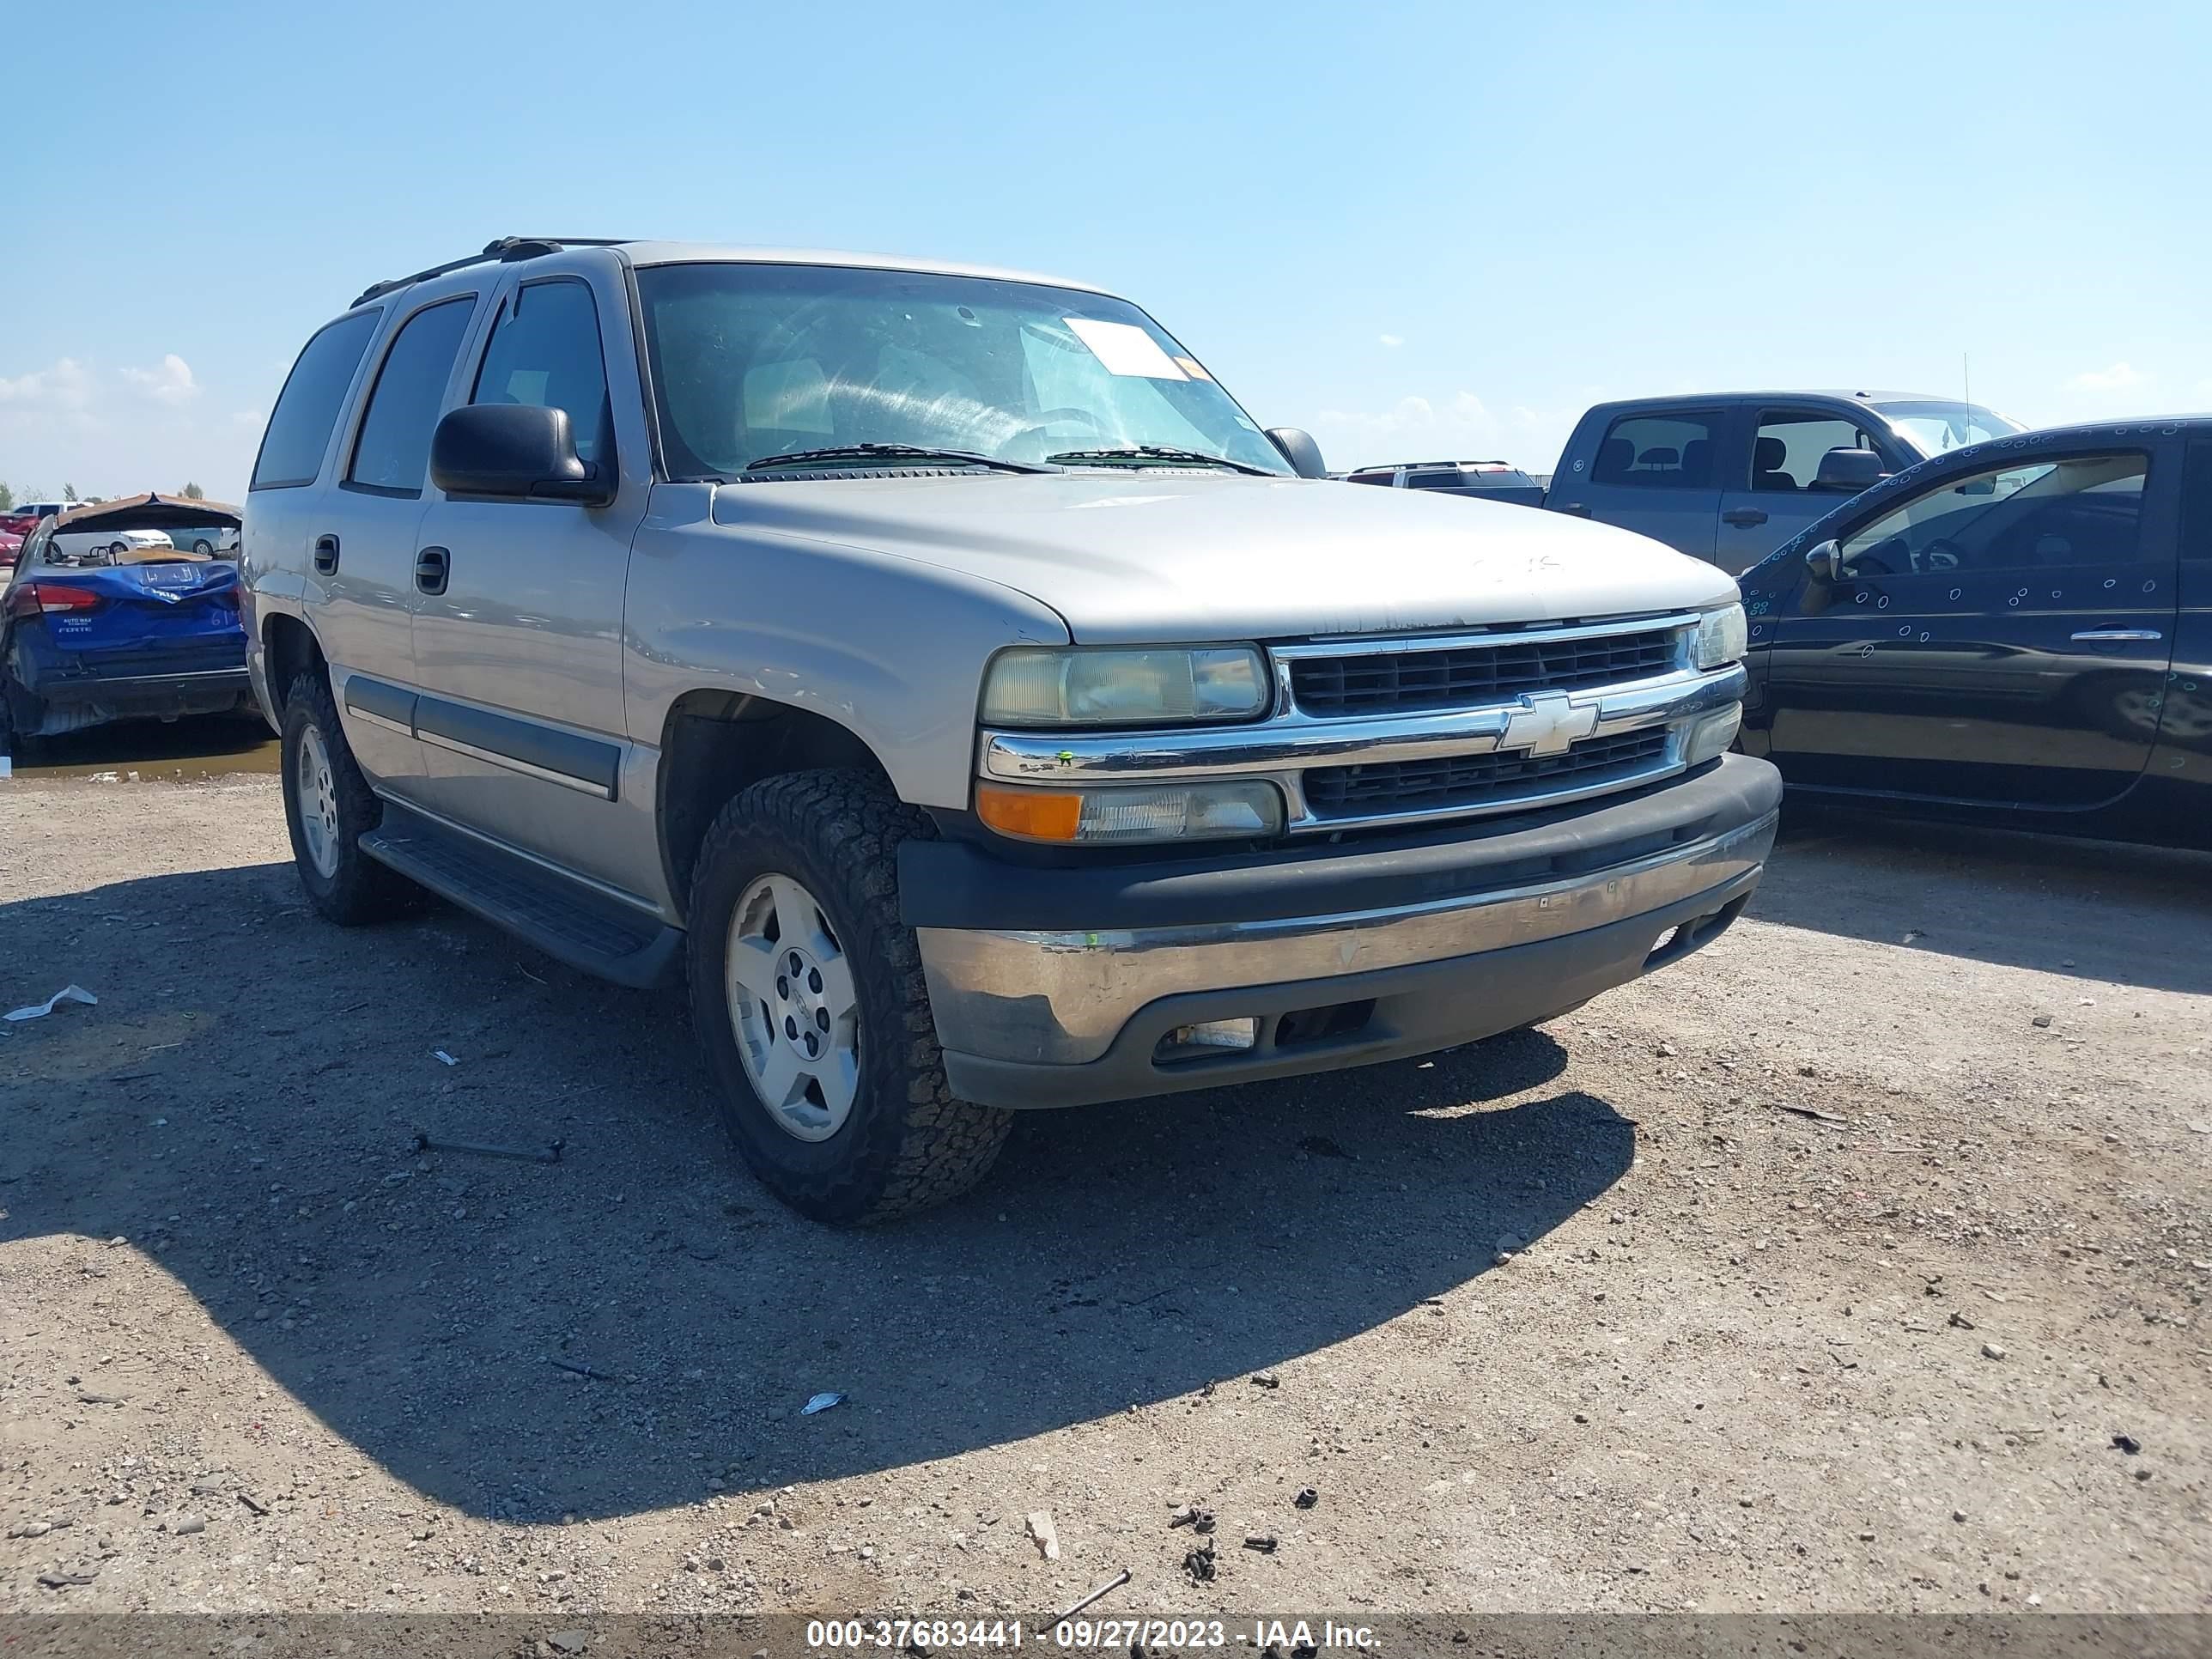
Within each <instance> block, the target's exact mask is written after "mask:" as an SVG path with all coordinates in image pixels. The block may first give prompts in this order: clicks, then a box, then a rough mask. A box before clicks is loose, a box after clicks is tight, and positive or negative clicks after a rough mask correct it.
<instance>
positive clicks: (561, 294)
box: [469, 277, 613, 467]
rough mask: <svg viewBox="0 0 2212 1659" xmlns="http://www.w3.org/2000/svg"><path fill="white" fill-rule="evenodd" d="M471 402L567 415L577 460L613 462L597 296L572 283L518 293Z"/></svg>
mask: <svg viewBox="0 0 2212 1659" xmlns="http://www.w3.org/2000/svg"><path fill="white" fill-rule="evenodd" d="M469 401H470V402H471V403H478V404H535V405H536V406H537V407H538V408H540V409H565V410H568V427H569V430H570V431H571V432H572V433H573V434H574V436H575V440H576V453H577V455H578V457H579V458H580V459H582V460H583V462H584V463H585V465H587V466H592V467H596V466H598V465H599V463H600V462H601V461H603V460H605V459H609V458H610V457H611V454H612V451H613V440H612V436H611V420H610V411H609V410H608V407H607V370H606V362H605V359H604V358H603V357H602V356H600V355H599V307H598V306H597V305H595V304H594V303H593V302H592V290H591V289H589V288H587V287H586V285H585V284H583V283H580V282H577V281H575V280H574V278H571V277H559V278H556V279H554V280H553V281H550V282H544V283H530V284H529V285H528V286H527V287H525V288H521V289H517V290H516V291H515V295H514V297H513V299H512V300H509V301H507V305H506V307H504V308H503V309H502V311H501V313H500V319H499V324H498V326H497V327H496V329H495V331H493V334H492V337H491V344H490V345H489V346H488V347H487V348H485V350H484V359H483V368H481V369H479V370H478V371H477V386H476V394H475V396H473V397H472V398H470V400H469Z"/></svg>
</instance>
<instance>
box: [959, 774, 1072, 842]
mask: <svg viewBox="0 0 2212 1659" xmlns="http://www.w3.org/2000/svg"><path fill="white" fill-rule="evenodd" d="M975 815H976V817H980V818H981V819H982V820H983V822H984V823H987V824H989V825H990V826H991V828H993V829H995V830H997V831H998V832H999V833H1000V835H1002V836H1024V837H1026V838H1027V839H1029V840H1030V841H1073V840H1074V839H1075V832H1076V830H1077V829H1079V827H1080V826H1081V824H1082V823H1083V797H1082V796H1080V795H1075V794H1069V793H1066V792H1064V791H1061V790H1057V789H1006V788H1001V787H1000V786H999V785H997V784H994V783H986V784H981V785H979V786H977V787H976V790H975Z"/></svg>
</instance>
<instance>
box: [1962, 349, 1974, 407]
mask: <svg viewBox="0 0 2212 1659" xmlns="http://www.w3.org/2000/svg"><path fill="white" fill-rule="evenodd" d="M1959 378H1960V380H1962V381H1964V382H1965V383H1966V398H1965V399H1964V401H1965V402H1966V403H1968V404H1971V403H1972V402H1973V401H1974V372H1973V370H1972V369H1971V368H1968V367H1967V366H1966V353H1965V352H1963V351H1962V352H1960V354H1959Z"/></svg>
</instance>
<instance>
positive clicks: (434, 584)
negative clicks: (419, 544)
mask: <svg viewBox="0 0 2212 1659" xmlns="http://www.w3.org/2000/svg"><path fill="white" fill-rule="evenodd" d="M452 567H453V555H452V554H450V553H448V552H447V550H445V549H444V548H442V547H426V548H424V549H423V550H422V551H421V552H420V553H417V554H416V556H415V586H417V587H419V588H421V589H422V591H423V592H425V593H442V592H445V591H446V578H447V576H448V575H450V574H452Z"/></svg>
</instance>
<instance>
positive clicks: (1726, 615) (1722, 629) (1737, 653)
mask: <svg viewBox="0 0 2212 1659" xmlns="http://www.w3.org/2000/svg"><path fill="white" fill-rule="evenodd" d="M1750 643H1751V637H1750V635H1748V634H1747V633H1746V632H1745V631H1744V623H1743V607H1742V606H1741V605H1723V606H1721V607H1720V608H1719V609H1718V610H1717V611H1706V612H1705V615H1704V616H1702V617H1699V618H1698V666H1699V668H1701V669H1705V668H1725V667H1727V666H1728V665H1729V664H1730V663H1732V662H1741V661H1742V660H1743V653H1744V651H1745V649H1746V647H1748V646H1749V645H1750Z"/></svg>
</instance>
